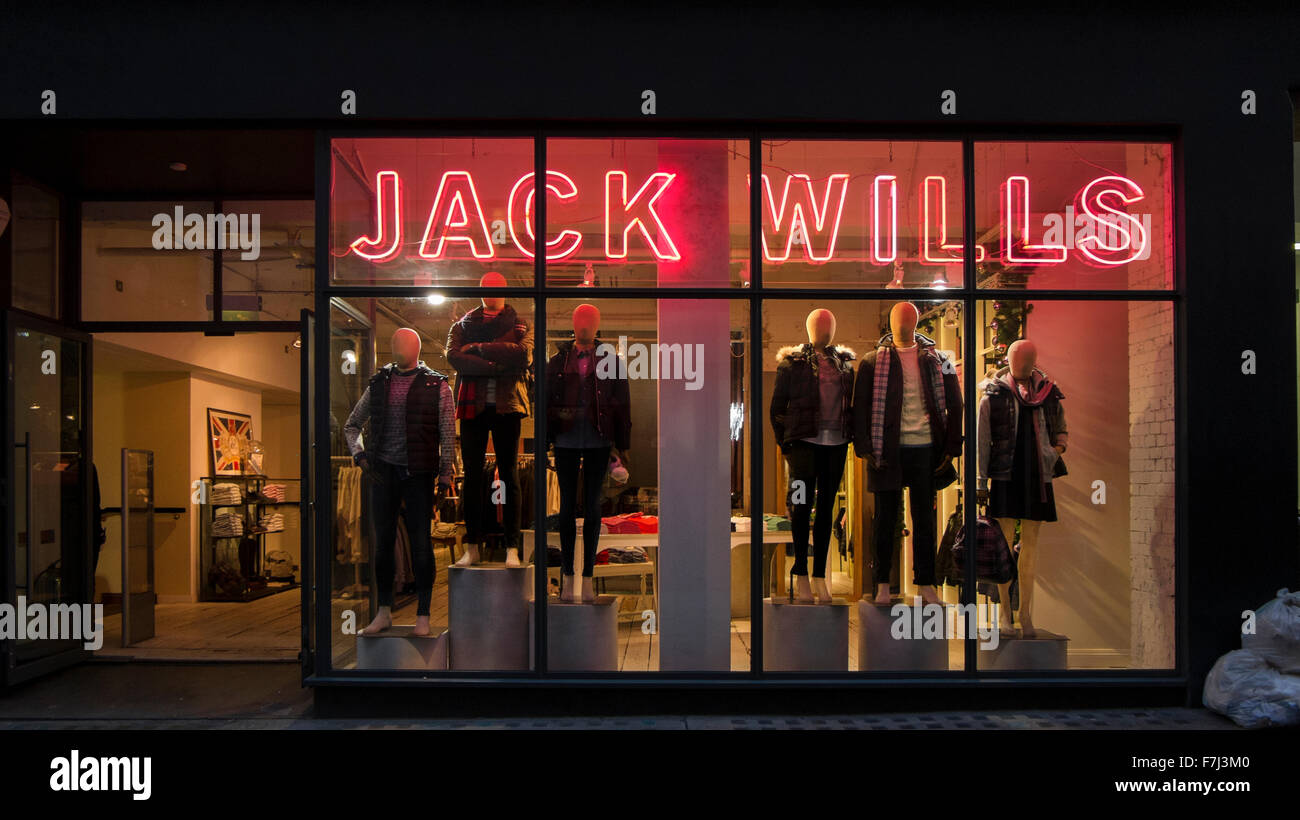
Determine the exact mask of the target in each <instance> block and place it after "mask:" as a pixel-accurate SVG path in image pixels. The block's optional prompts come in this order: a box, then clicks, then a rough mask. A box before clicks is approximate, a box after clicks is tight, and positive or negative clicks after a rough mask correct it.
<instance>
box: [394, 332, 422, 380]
mask: <svg viewBox="0 0 1300 820" xmlns="http://www.w3.org/2000/svg"><path fill="white" fill-rule="evenodd" d="M393 361H394V362H396V363H397V367H398V368H399V369H401V370H410V369H411V368H412V367H414V366H415V363H416V362H418V361H420V334H419V333H416V332H415V331H414V330H412V329H411V328H409V327H403V328H399V329H398V330H397V332H396V333H394V334H393Z"/></svg>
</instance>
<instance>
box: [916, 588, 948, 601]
mask: <svg viewBox="0 0 1300 820" xmlns="http://www.w3.org/2000/svg"><path fill="white" fill-rule="evenodd" d="M916 591H917V594H919V595H920V596H921V603H923V604H938V605H939V606H943V599H942V598H940V597H939V592H938V591H937V590H936V589H935V588H934V587H933V586H930V585H929V584H926V585H924V586H921V587H918V588H917V590H916Z"/></svg>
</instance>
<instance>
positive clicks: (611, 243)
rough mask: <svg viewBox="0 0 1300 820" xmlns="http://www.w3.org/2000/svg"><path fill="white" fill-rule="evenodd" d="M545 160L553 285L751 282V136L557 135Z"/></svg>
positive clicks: (548, 256) (529, 193) (548, 254)
mask: <svg viewBox="0 0 1300 820" xmlns="http://www.w3.org/2000/svg"><path fill="white" fill-rule="evenodd" d="M546 163H547V168H548V169H549V170H548V171H547V177H548V179H547V183H546V190H547V197H548V198H547V205H546V208H547V210H546V221H547V230H546V236H547V239H546V243H547V251H546V260H547V266H546V267H547V273H546V280H547V284H549V285H551V286H552V287H569V286H572V287H606V288H607V287H619V286H623V287H638V286H639V287H655V286H660V287H748V286H749V236H750V234H749V201H748V199H747V196H748V195H747V193H746V182H745V180H746V178H747V176H748V173H749V142H748V141H747V140H744V139H552V140H548V141H547V143H546ZM519 196H520V197H524V196H527V197H531V196H533V189H532V180H531V179H530V180H529V181H528V184H527V191H526V193H525V190H524V189H523V188H521V189H520V190H519ZM530 250H531V248H530Z"/></svg>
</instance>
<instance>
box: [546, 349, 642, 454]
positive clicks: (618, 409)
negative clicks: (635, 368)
mask: <svg viewBox="0 0 1300 820" xmlns="http://www.w3.org/2000/svg"><path fill="white" fill-rule="evenodd" d="M573 350H574V342H573V340H572V339H569V340H567V341H563V342H560V344H559V345H558V349H557V351H556V353H555V355H554V356H552V357H551V359H550V361H548V362H547V363H546V438H547V441H548V443H551V444H554V443H555V437H556V436H557V435H559V434H560V433H565V432H568V431H569V430H570V429H572V428H573V424H574V421H576V418H575V416H576V413H575V411H578V410H580V409H581V408H582V384H581V383H580V377H579V375H578V374H577V373H576V372H573V371H571V370H570V369H569V357H570V356H571V355H572V354H573ZM592 355H593V356H595V360H594V361H593V366H592V368H591V371H590V372H588V373H587V379H588V380H589V381H591V382H594V384H593V385H590V387H591V388H592V389H591V395H592V396H594V397H595V400H594V402H593V405H594V406H588V407H587V408H586V411H587V413H588V418H589V419H590V420H591V423H592V424H593V425H594V426H595V428H596V432H598V433H600V435H601V436H603V437H604V438H606V439H608V440H609V441H611V442H613V444H614V448H615V449H617V450H627V449H628V448H629V447H631V446H632V413H631V407H632V401H631V397H630V391H629V389H628V380H627V366H626V364H625V363H623V362H621V361H618V359H617V357H618V354H617V353H616V352H614V349H613V346H612V345H608V344H602V342H601V341H600V339H599V338H597V339H596V349H595V350H593V351H592ZM606 356H613V357H615V361H614V362H606V361H605V357H606ZM611 365H613V366H612V367H611ZM601 376H608V378H601Z"/></svg>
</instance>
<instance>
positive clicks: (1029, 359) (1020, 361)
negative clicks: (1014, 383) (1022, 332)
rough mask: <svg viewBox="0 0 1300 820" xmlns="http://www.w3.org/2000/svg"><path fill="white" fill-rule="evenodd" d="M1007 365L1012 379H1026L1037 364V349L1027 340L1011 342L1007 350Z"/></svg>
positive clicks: (1032, 372)
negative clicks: (1009, 367)
mask: <svg viewBox="0 0 1300 820" xmlns="http://www.w3.org/2000/svg"><path fill="white" fill-rule="evenodd" d="M1007 363H1008V364H1010V365H1011V376H1012V378H1016V379H1027V378H1029V377H1030V376H1032V375H1033V374H1034V367H1035V365H1037V364H1038V348H1036V347H1034V343H1033V342H1031V341H1029V340H1028V339H1021V340H1019V341H1016V342H1012V343H1011V347H1008V348H1007Z"/></svg>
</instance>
